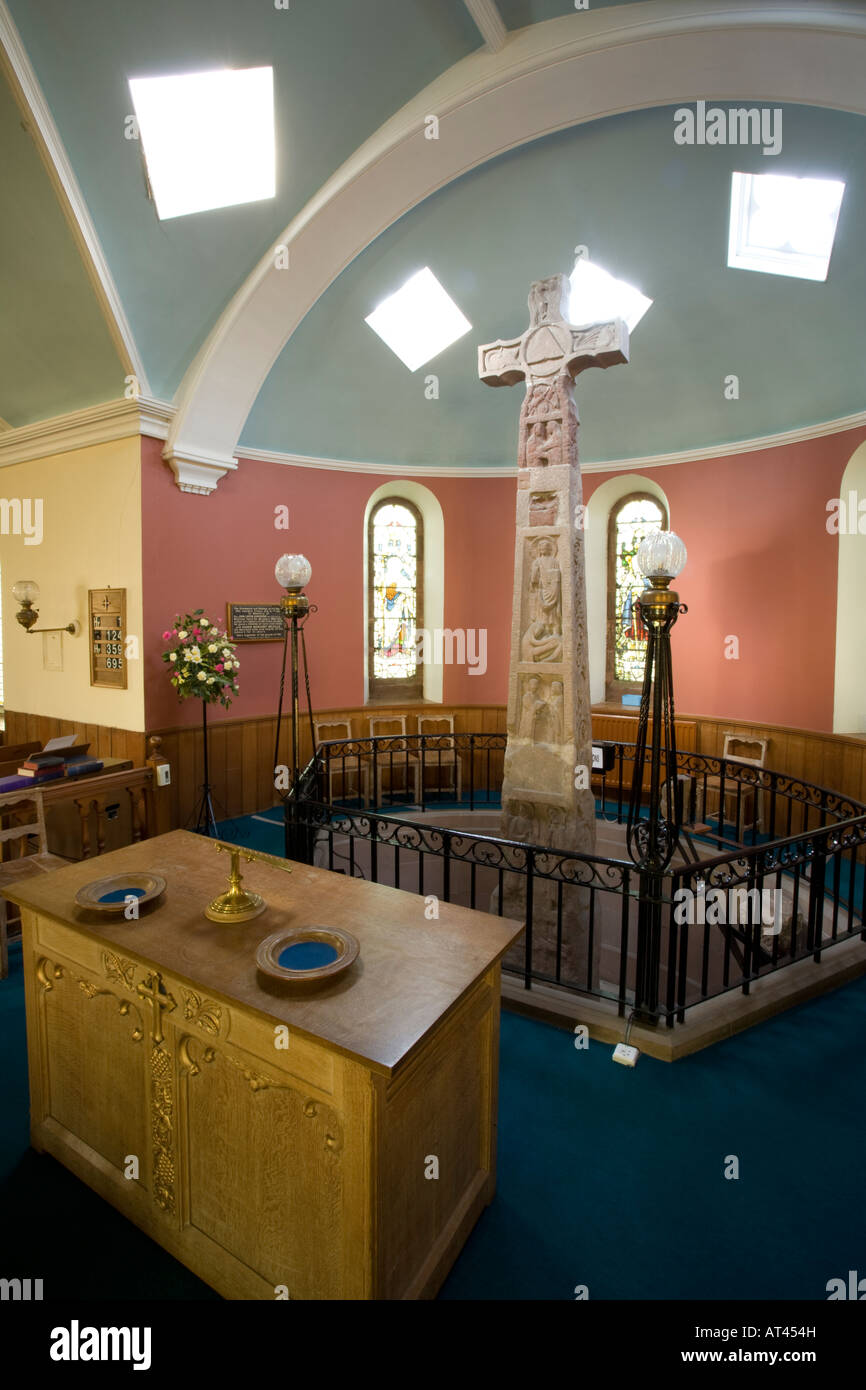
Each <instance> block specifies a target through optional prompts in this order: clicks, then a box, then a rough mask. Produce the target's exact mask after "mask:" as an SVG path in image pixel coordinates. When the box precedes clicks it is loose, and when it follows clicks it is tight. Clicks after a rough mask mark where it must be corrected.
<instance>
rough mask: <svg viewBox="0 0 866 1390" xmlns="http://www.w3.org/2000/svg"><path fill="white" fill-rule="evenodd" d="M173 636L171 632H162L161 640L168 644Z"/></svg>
mask: <svg viewBox="0 0 866 1390" xmlns="http://www.w3.org/2000/svg"><path fill="white" fill-rule="evenodd" d="M173 636H174V633H173V632H167V631H166V632H164V633H163V634H162V640H163V642H168V641H169V640H170V639H171V638H172V637H173Z"/></svg>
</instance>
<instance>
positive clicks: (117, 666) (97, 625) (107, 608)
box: [88, 589, 126, 690]
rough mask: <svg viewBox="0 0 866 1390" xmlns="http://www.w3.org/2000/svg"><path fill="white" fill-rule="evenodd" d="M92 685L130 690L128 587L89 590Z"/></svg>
mask: <svg viewBox="0 0 866 1390" xmlns="http://www.w3.org/2000/svg"><path fill="white" fill-rule="evenodd" d="M88 612H89V614H90V618H89V622H90V684H91V685H103V686H108V687H110V688H111V689H112V690H125V689H126V590H125V589H89V590H88Z"/></svg>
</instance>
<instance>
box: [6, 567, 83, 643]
mask: <svg viewBox="0 0 866 1390" xmlns="http://www.w3.org/2000/svg"><path fill="white" fill-rule="evenodd" d="M12 593H13V594H14V596H15V601H16V603H20V605H21V607H20V608H19V610H18V612H17V613H16V614H15V617H16V618H17V619H18V621H19V623H20V624H21V626H22V627H23V628H24V629H25V630H26V631H27V632H71V633H72V636H73V637H77V636H78V635H79V633H80V632H81V624H80V622H79V621H78V619H77V618H76V619H75V620H74V621H73V622H71V623H67V624H66V626H65V627H34V626H33V624H34V623H36V622H38V621H39V613H38V611H37V609H35V608H34V607H33V605H34V603H36V602H37V601H38V599H39V585H38V584H36V583H35V582H34V581H33V580H32V579H19V580H18V583H17V584H13V585H12Z"/></svg>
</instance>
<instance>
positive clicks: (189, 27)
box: [9, 0, 481, 399]
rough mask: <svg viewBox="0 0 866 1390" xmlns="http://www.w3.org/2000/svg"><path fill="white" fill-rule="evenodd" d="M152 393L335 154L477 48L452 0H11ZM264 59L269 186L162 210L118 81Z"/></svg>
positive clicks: (177, 372) (166, 386)
mask: <svg viewBox="0 0 866 1390" xmlns="http://www.w3.org/2000/svg"><path fill="white" fill-rule="evenodd" d="M9 8H10V10H11V12H12V15H13V18H14V20H15V23H16V25H17V27H18V30H19V32H20V34H21V38H22V40H23V42H24V45H25V48H26V49H27V53H28V56H29V58H30V61H31V63H32V64H33V67H34V69H35V71H36V75H37V77H38V79H39V82H40V84H41V86H42V89H43V91H44V93H45V95H46V98H47V100H48V104H49V106H50V107H51V111H52V115H53V117H54V120H55V122H56V124H57V126H58V127H59V129H60V133H61V136H62V138H63V141H64V144H65V146H66V150H67V153H68V155H69V157H70V160H71V162H72V165H73V168H74V170H75V173H76V176H77V178H78V182H79V184H80V185H81V189H82V192H83V194H84V198H85V200H86V202H87V206H88V208H89V211H90V215H91V217H92V218H93V221H94V223H95V225H96V229H97V232H98V234H99V237H100V240H101V242H102V246H103V249H104V251H105V254H106V257H107V259H108V263H109V265H110V267H111V271H112V275H113V277H114V280H115V283H116V285H117V288H118V291H119V293H120V297H121V300H122V302H123V305H124V308H125V310H126V314H127V318H128V319H129V322H130V325H131V328H132V332H133V335H134V338H135V341H136V343H137V345H138V349H139V352H140V353H141V355H142V358H143V360H144V365H145V368H146V370H147V374H148V377H149V379H150V384H151V387H152V389H153V392H154V394H155V395H157V396H160V397H163V398H167V399H170V398H171V397H172V396H173V395H174V392H175V391H176V389H177V387H178V385H179V384H180V381H181V378H182V376H183V374H184V372H185V370H186V368H187V366H188V365H189V363H190V360H191V359H192V357H193V356H194V355H195V352H196V351H197V349H198V348H199V346H200V345H201V343H202V341H203V339H204V338H205V337H206V335H207V333H208V331H209V330H210V328H211V327H212V326H213V324H214V322H215V320H216V319H217V318H218V316H219V314H220V312H221V311H222V309H223V308H224V307H225V304H226V303H227V301H228V300H229V299H230V298H231V296H232V294H233V293H234V292H235V290H237V288H238V287H239V286H240V285H241V284H242V283H243V281H244V280H245V279H246V277H247V275H248V274H249V272H250V271H251V270H252V269H253V267H254V266H255V265H256V263H257V262H258V261H259V259H260V258H261V256H262V255H263V254H264V252H265V251H266V250H267V249H268V247H269V246H270V245H271V244H272V243H273V242H274V240H275V239H276V238H277V236H278V235H279V234H280V232H281V231H282V230H283V228H284V227H285V226H286V225H287V223H288V222H289V221H290V220H291V218H292V217H293V216H294V215H295V213H297V212H298V211H299V210H300V209H301V208H302V207H303V206H304V204H305V203H306V202H307V200H308V199H309V198H310V197H311V196H312V194H314V193H315V192H316V190H317V189H318V188H319V187H320V186H321V185H322V184H323V183H324V182H325V180H326V179H327V178H328V177H329V176H330V175H331V174H332V173H333V172H334V170H335V169H336V168H338V167H339V165H340V164H342V163H343V161H344V160H345V159H347V158H348V156H349V155H350V154H351V153H352V152H353V150H355V149H356V148H357V146H358V145H360V144H361V143H362V142H363V141H364V140H365V139H366V138H367V137H368V136H369V135H371V134H372V133H373V131H375V130H376V129H377V128H378V127H379V126H380V125H381V124H382V123H383V122H384V121H386V120H387V119H388V117H389V116H391V115H393V114H394V112H395V111H397V110H399V108H400V107H401V106H403V105H404V104H405V103H406V102H407V101H408V100H409V99H410V98H411V97H413V96H414V95H415V94H416V92H418V91H419V90H420V89H421V88H422V87H424V86H426V85H427V84H428V83H429V82H432V81H433V79H434V78H435V77H437V76H438V75H439V74H440V73H441V72H443V71H444V70H445V69H447V68H449V67H450V66H451V65H452V64H453V63H456V62H457V61H458V60H459V59H460V58H463V57H465V56H466V55H467V54H468V53H470V52H471V51H472V50H473V49H475V48H478V47H480V44H481V37H480V35H479V33H478V30H477V29H476V27H475V25H474V24H473V22H472V20H471V19H470V17H469V13H468V11H467V10H466V7H465V6H464V4H463V3H462V0H375V4H373V5H371V4H367V3H364V4H361V3H359V0H291V3H290V7H289V8H288V9H285V10H277V9H275V7H274V4H273V0H146V3H141V4H136V3H133V0H76V3H75V4H70V3H69V0H40V3H39V4H34V3H33V0H10V5H9ZM371 11H375V17H374V18H373V17H372V16H371ZM263 64H272V65H273V67H274V99H275V107H276V126H277V196H276V198H275V199H273V200H270V201H267V202H263V203H255V204H250V205H248V206H246V207H233V208H222V209H218V210H215V211H212V212H204V213H198V214H196V215H194V216H189V217H181V218H178V219H176V220H172V221H168V222H163V223H160V222H159V221H158V220H157V217H156V213H155V211H154V208H153V204H152V203H151V202H149V200H148V199H147V196H146V193H145V184H144V178H143V175H142V165H141V151H140V146H139V144H138V142H137V141H134V140H127V139H125V138H124V121H125V118H126V116H127V115H128V114H129V113H130V112H131V110H132V102H131V99H130V95H129V87H128V79H129V78H130V77H146V76H153V75H158V74H167V73H182V72H190V71H205V70H207V69H209V68H219V67H256V66H260V65H263Z"/></svg>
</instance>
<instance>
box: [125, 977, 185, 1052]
mask: <svg viewBox="0 0 866 1390" xmlns="http://www.w3.org/2000/svg"><path fill="white" fill-rule="evenodd" d="M135 988H136V993H138V994H140V995H141V997H142V999H143V1000H144V1001H145V1003H147V1004H149V1005H150V1007H151V1009H152V1011H153V1026H152V1030H151V1037H152V1038H153V1041H154V1044H155V1046H156V1047H159V1045H160V1043H161V1042H162V1041H163V1040H164V1038H165V1034H164V1033H163V1031H162V1011H163V1009H167V1010H168V1012H169V1013H171V1011H172V1009H176V1008H177V1001H176V999H175V998H174V995H172V994H169V992H168V990H167V989H166V988H165V985H164V984H163V983H162V976H161V975H160V974H159V972H158V971H157V970H151V971H150V972H149V973H148V975H147V976H146V978H145V980H144V981H143V982H142V983H141V984H138V985H136V986H135Z"/></svg>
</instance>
